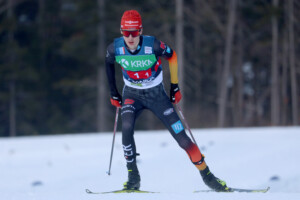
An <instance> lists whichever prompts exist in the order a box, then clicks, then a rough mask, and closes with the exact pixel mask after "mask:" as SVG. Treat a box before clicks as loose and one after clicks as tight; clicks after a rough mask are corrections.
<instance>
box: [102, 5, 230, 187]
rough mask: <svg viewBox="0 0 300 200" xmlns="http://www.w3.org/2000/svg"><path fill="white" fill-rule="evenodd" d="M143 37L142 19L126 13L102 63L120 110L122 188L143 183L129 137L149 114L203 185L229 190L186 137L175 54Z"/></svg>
mask: <svg viewBox="0 0 300 200" xmlns="http://www.w3.org/2000/svg"><path fill="white" fill-rule="evenodd" d="M142 32H143V26H142V19H141V16H140V14H139V13H138V12H137V11H136V10H128V11H125V12H124V14H123V16H122V19H121V34H122V37H119V38H116V39H115V40H114V42H113V43H111V44H110V45H109V46H108V48H107V53H106V60H105V64H106V73H107V77H108V81H109V86H110V96H111V99H110V100H111V104H112V105H114V106H116V107H121V108H122V109H121V116H122V143H123V149H124V156H125V159H126V161H127V169H128V180H127V182H125V183H124V189H125V190H126V189H128V190H129V189H137V190H138V189H139V188H140V181H141V178H140V174H139V171H138V168H137V164H136V156H137V153H136V146H135V141H134V137H133V135H134V126H135V121H136V119H137V118H138V116H139V115H140V114H141V112H142V111H143V110H144V109H149V110H151V111H152V112H153V113H154V115H155V116H157V117H158V118H159V119H160V120H161V121H162V122H163V124H164V125H165V127H166V128H167V129H168V130H169V131H170V133H171V135H172V136H173V138H174V139H175V140H176V141H177V143H178V145H179V146H180V147H181V148H182V149H184V150H185V151H186V153H187V154H188V156H189V158H190V160H191V161H192V163H193V164H194V165H195V166H196V168H197V169H198V170H199V171H200V174H201V176H202V179H203V181H204V183H205V184H206V185H207V186H208V187H210V188H211V189H213V190H216V191H226V190H228V187H227V186H226V183H225V182H224V181H222V180H220V179H218V178H217V177H215V176H214V175H213V174H212V173H211V172H210V170H209V168H208V166H207V164H206V163H205V161H204V156H203V155H202V154H201V152H200V150H199V148H198V147H197V145H195V144H194V143H193V142H192V141H191V139H190V138H189V137H188V136H187V134H186V132H185V130H184V127H183V125H182V122H181V120H180V118H179V117H178V115H177V113H176V111H175V109H174V107H173V105H172V103H173V104H177V103H179V101H180V99H181V93H180V89H179V87H178V75H177V71H178V66H177V56H176V52H175V51H174V50H173V49H171V48H170V47H169V46H168V45H166V44H165V43H164V42H162V41H160V40H158V39H156V38H155V37H153V36H145V35H142ZM161 57H162V58H164V59H167V60H168V62H169V69H170V76H171V91H170V98H169V97H168V96H167V94H166V92H165V89H164V86H163V67H162V64H161ZM114 62H117V63H118V64H119V65H120V66H121V68H122V72H123V80H124V83H125V86H124V88H123V93H122V94H123V95H122V96H123V97H122V96H121V95H120V94H119V92H118V90H117V87H116V80H115V65H114Z"/></svg>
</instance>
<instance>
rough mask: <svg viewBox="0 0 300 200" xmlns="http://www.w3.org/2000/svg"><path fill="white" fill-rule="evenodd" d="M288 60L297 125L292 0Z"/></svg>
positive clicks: (293, 112) (293, 113)
mask: <svg viewBox="0 0 300 200" xmlns="http://www.w3.org/2000/svg"><path fill="white" fill-rule="evenodd" d="M288 3H289V47H290V48H289V55H290V56H289V61H290V73H291V79H290V80H291V88H292V116H293V125H298V94H297V74H296V64H295V46H294V44H295V39H294V0H289V2H288Z"/></svg>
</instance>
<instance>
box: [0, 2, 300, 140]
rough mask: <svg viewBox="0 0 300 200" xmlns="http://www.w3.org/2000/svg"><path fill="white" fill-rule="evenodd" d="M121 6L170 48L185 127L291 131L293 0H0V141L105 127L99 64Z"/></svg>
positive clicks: (299, 68)
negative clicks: (286, 128)
mask: <svg viewBox="0 0 300 200" xmlns="http://www.w3.org/2000/svg"><path fill="white" fill-rule="evenodd" d="M128 9H136V10H138V11H139V12H140V13H141V15H142V20H143V27H144V30H143V34H145V35H153V36H155V37H157V38H158V39H159V40H161V41H163V42H165V43H166V44H168V45H169V46H170V47H171V48H173V49H174V50H175V51H176V52H177V54H178V63H179V79H180V84H179V86H180V88H181V91H182V93H183V100H182V102H181V106H182V108H183V112H184V114H185V117H186V119H187V121H188V122H189V125H190V126H191V127H192V128H204V127H205V128H208V127H252V126H290V125H299V122H300V116H299V111H300V110H299V102H300V89H299V83H300V80H299V75H300V64H299V59H300V56H299V55H300V37H299V35H300V1H297V0H222V1H220V0H171V1H170V0H159V1H158V0H144V1H138V0H113V1H107V0H97V1H96V0H88V1H87V0H75V1H74V0H0V52H1V54H0V136H2V137H6V136H23V135H44V134H60V133H82V132H105V131H112V129H113V123H114V115H115V108H114V107H113V106H112V105H110V95H109V86H108V82H107V78H106V74H105V65H104V60H105V54H106V47H107V46H108V44H110V43H111V42H113V39H114V38H116V37H120V36H121V35H120V19H121V16H122V14H123V12H124V11H125V10H128ZM167 65H168V63H167V62H166V61H163V66H164V67H163V68H164V83H165V88H166V92H167V93H169V87H170V77H169V70H168V66H167ZM116 69H117V70H116V79H117V84H118V88H119V91H122V86H123V80H122V77H121V69H120V67H119V66H118V65H116ZM119 127H120V126H119ZM163 128H164V127H163V124H162V123H161V122H160V121H159V120H158V119H156V118H155V117H154V115H153V114H152V113H151V112H149V111H145V112H144V113H143V114H142V116H141V118H139V119H138V120H137V124H136V129H139V130H150V129H151V130H156V129H163ZM119 129H120V128H119Z"/></svg>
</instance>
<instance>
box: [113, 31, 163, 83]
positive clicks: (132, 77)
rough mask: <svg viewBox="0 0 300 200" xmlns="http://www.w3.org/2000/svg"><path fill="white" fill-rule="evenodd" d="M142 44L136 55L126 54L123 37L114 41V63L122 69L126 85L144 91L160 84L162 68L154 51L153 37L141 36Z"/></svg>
mask: <svg viewBox="0 0 300 200" xmlns="http://www.w3.org/2000/svg"><path fill="white" fill-rule="evenodd" d="M142 37H143V38H142V39H143V44H142V46H139V47H138V48H140V50H139V52H138V53H137V54H134V55H133V54H131V53H130V52H128V50H127V48H126V47H125V45H124V39H123V37H120V38H117V39H116V40H115V58H116V62H117V63H119V64H120V65H121V67H122V72H123V79H124V82H125V84H126V85H128V86H130V87H134V88H140V89H146V88H150V87H154V86H156V85H158V84H160V83H161V82H162V66H161V61H160V59H158V60H157V58H156V56H155V54H154V51H153V43H154V37H151V36H142Z"/></svg>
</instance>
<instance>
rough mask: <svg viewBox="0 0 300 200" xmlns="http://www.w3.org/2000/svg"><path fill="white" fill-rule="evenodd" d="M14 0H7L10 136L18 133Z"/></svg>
mask: <svg viewBox="0 0 300 200" xmlns="http://www.w3.org/2000/svg"><path fill="white" fill-rule="evenodd" d="M14 3H15V2H14V0H8V1H7V8H8V10H7V18H8V20H9V21H10V26H9V30H8V48H9V49H8V52H9V54H8V59H9V60H8V62H9V64H10V67H11V75H10V83H9V97H10V98H9V136H10V137H14V136H16V135H17V133H16V84H15V73H16V72H15V67H14V65H15V58H16V55H15V50H14V43H15V42H14V30H13V23H14V22H13V21H14V14H13V5H14Z"/></svg>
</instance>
